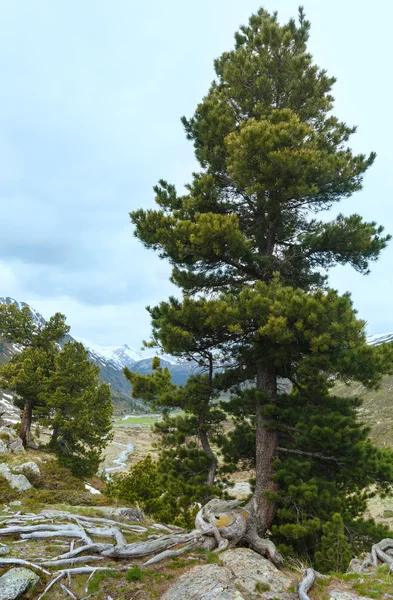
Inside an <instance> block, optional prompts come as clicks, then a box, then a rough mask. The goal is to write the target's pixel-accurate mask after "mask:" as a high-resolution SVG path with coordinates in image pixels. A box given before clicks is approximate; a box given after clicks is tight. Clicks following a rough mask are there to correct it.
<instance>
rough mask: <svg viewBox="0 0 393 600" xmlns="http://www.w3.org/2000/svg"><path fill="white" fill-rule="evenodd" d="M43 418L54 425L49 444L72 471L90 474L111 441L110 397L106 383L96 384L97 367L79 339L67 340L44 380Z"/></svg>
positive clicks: (95, 468)
mask: <svg viewBox="0 0 393 600" xmlns="http://www.w3.org/2000/svg"><path fill="white" fill-rule="evenodd" d="M43 396H44V398H45V406H46V407H47V410H48V411H49V415H47V416H45V417H44V418H43V419H42V421H43V423H44V424H45V425H49V426H51V427H52V428H53V433H52V438H51V440H50V442H49V446H50V447H51V448H52V449H53V450H54V451H55V452H56V453H57V454H58V456H59V461H60V463H61V464H63V465H64V466H67V467H69V468H70V469H71V470H72V472H73V473H74V475H79V476H89V475H92V474H94V473H95V472H96V471H97V469H98V466H99V463H100V459H101V452H102V450H103V448H105V446H106V445H107V444H108V442H109V441H110V439H111V437H110V432H111V428H112V424H111V416H112V399H111V395H110V389H109V386H108V385H107V384H101V385H100V384H99V368H98V367H97V366H96V365H93V364H92V363H91V362H90V361H89V359H88V352H87V350H86V349H85V348H84V346H83V344H81V343H79V342H67V343H66V344H65V345H64V348H63V350H62V351H61V352H60V353H59V354H58V355H57V356H56V357H55V364H54V369H53V371H52V372H51V373H50V375H49V377H48V378H47V380H46V387H45V393H44V394H43Z"/></svg>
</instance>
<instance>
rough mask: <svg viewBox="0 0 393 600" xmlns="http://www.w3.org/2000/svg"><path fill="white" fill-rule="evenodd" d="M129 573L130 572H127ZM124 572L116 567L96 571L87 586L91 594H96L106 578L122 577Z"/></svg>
mask: <svg viewBox="0 0 393 600" xmlns="http://www.w3.org/2000/svg"><path fill="white" fill-rule="evenodd" d="M127 575H128V573H127ZM121 577H122V574H121V573H119V572H118V571H115V570H114V569H107V570H105V571H97V572H96V573H94V575H93V577H92V578H91V579H90V581H89V584H88V586H87V589H88V592H89V594H95V593H96V592H98V591H99V589H100V585H101V583H102V582H103V581H105V580H106V579H120V578H121Z"/></svg>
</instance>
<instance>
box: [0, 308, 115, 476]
mask: <svg viewBox="0 0 393 600" xmlns="http://www.w3.org/2000/svg"><path fill="white" fill-rule="evenodd" d="M0 309H1V310H0V334H1V335H2V337H3V338H5V339H7V340H10V341H14V342H18V343H21V344H23V346H24V349H23V350H22V352H20V353H18V354H16V355H15V356H14V357H13V358H12V359H11V361H10V362H9V363H7V364H3V365H2V366H1V367H0V385H1V386H2V387H4V388H8V389H10V390H12V391H13V392H15V393H16V396H15V403H16V405H17V406H19V408H21V409H22V410H23V416H22V425H21V427H20V431H19V436H20V438H21V439H22V442H23V445H24V447H25V448H26V447H27V445H28V442H29V441H30V439H31V425H32V422H33V420H35V421H38V422H39V423H42V424H43V425H45V426H49V427H50V428H51V429H52V431H53V433H52V438H51V441H50V444H49V448H50V449H51V450H52V451H54V452H55V453H56V454H57V456H58V457H59V459H60V461H61V462H62V463H63V464H64V465H66V466H68V467H70V469H71V470H72V472H73V473H74V474H76V475H80V476H89V475H92V474H94V473H95V472H96V471H97V469H98V466H99V463H100V457H101V452H102V450H103V448H104V447H105V446H106V445H107V444H108V442H109V441H110V431H111V416H112V401H111V396H110V389H109V386H108V385H107V384H101V385H100V384H99V368H98V367H97V366H94V365H92V363H91V362H90V361H89V359H88V352H87V351H86V350H85V348H84V346H83V344H81V343H78V342H67V343H66V344H65V345H64V347H63V349H60V346H59V342H61V341H62V340H63V338H64V336H65V335H66V334H67V333H68V331H69V327H68V326H67V325H66V324H65V317H64V315H61V314H60V313H57V314H55V315H54V316H53V317H51V318H50V319H49V321H48V322H47V323H45V325H44V326H43V327H42V328H41V329H37V328H36V327H35V325H34V321H33V315H32V314H31V312H30V310H29V309H28V308H26V309H22V311H19V310H18V309H17V307H16V306H14V305H12V304H11V305H10V306H5V305H4V306H1V307H0Z"/></svg>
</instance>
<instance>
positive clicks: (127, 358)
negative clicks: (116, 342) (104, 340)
mask: <svg viewBox="0 0 393 600" xmlns="http://www.w3.org/2000/svg"><path fill="white" fill-rule="evenodd" d="M77 339H78V341H79V342H82V344H83V345H84V346H85V348H87V349H88V350H89V352H90V354H91V355H94V356H96V357H97V359H98V360H100V359H101V360H102V359H103V358H105V359H106V360H111V361H113V362H115V363H118V364H119V366H120V367H121V368H123V367H131V366H133V365H134V364H135V363H137V362H139V361H141V360H145V359H150V360H151V359H152V358H153V357H154V356H156V355H157V354H158V352H157V350H154V349H152V348H146V349H142V350H135V348H130V346H128V345H127V344H123V346H99V345H98V344H93V343H92V342H89V341H88V340H86V339H84V338H77ZM160 358H161V359H162V360H165V361H166V362H168V363H170V364H178V361H177V360H176V359H175V358H174V357H173V356H169V355H168V354H163V355H160Z"/></svg>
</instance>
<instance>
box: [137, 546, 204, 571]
mask: <svg viewBox="0 0 393 600" xmlns="http://www.w3.org/2000/svg"><path fill="white" fill-rule="evenodd" d="M195 546H196V542H195V543H191V544H188V545H187V546H184V547H183V548H180V549H179V550H164V552H161V553H160V554H156V556H153V558H150V560H148V561H146V562H144V563H143V566H144V567H147V566H148V565H153V564H154V563H158V562H160V561H161V560H165V558H173V557H174V556H180V555H181V554H184V553H185V552H188V551H189V550H192V548H194V547H195Z"/></svg>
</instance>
